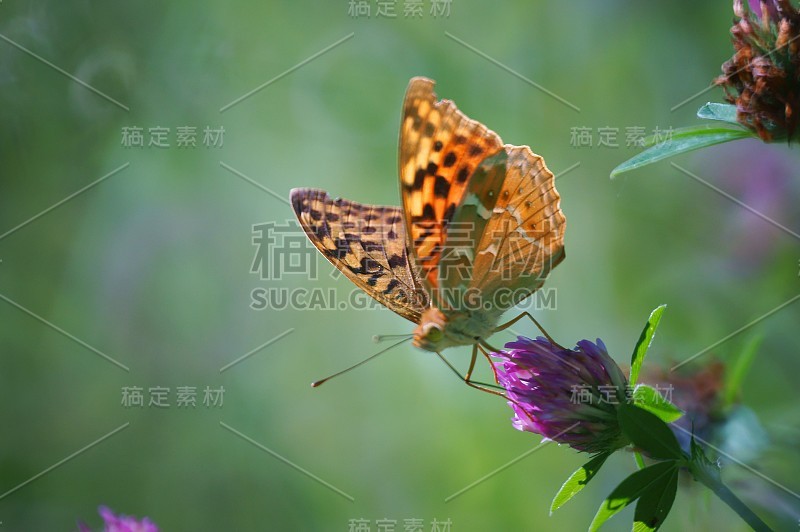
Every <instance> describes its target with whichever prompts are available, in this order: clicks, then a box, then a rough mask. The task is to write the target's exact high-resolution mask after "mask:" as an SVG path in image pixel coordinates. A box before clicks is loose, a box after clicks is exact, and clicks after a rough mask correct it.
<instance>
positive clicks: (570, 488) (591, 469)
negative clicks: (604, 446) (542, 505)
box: [550, 452, 611, 515]
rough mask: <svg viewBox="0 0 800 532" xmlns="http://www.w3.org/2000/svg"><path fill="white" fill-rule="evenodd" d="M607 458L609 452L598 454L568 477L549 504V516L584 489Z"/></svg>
mask: <svg viewBox="0 0 800 532" xmlns="http://www.w3.org/2000/svg"><path fill="white" fill-rule="evenodd" d="M609 456H611V453H610V452H606V453H600V454H598V455H597V456H595V457H594V458H592V459H591V460H589V461H588V462H586V463H585V464H584V465H582V466H581V467H580V469H578V470H577V471H575V472H574V473H573V474H572V475H570V477H569V478H568V479H567V481H566V482H564V485H563V486H561V489H560V490H558V493H556V496H555V497H553V502H552V503H551V504H550V515H552V514H553V512H555V511H556V510H558V509H559V508H561V507H562V506H563V505H564V503H566V502H567V501H568V500H570V499H571V498H572V497H574V496H575V495H576V494H577V493H578V492H579V491H581V490H582V489H583V488H585V487H586V484H588V483H589V481H590V480H592V479H593V478H594V476H595V475H596V474H597V472H598V471H600V468H601V467H602V466H603V464H604V463H605V461H606V459H607V458H608V457H609Z"/></svg>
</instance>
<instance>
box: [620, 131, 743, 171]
mask: <svg viewBox="0 0 800 532" xmlns="http://www.w3.org/2000/svg"><path fill="white" fill-rule="evenodd" d="M753 136H755V134H754V133H752V132H750V131H748V130H745V129H741V128H736V129H734V128H725V127H710V126H694V127H687V128H681V129H675V130H673V132H672V138H671V139H669V140H666V141H664V142H661V143H658V140H659V139H658V138H656V136H651V137H649V138H648V139H646V140H645V143H644V145H645V147H648V146H649V147H650V148H649V149H646V150H645V151H643V152H641V153H639V154H637V155H634V156H633V157H631V158H630V159H628V160H627V161H625V162H624V163H622V164H621V165H619V166H617V167H616V168H614V170H612V171H611V178H612V179H613V178H615V177H617V176H618V175H619V174H622V173H624V172H629V171H631V170H635V169H637V168H641V167H642V166H646V165H648V164H652V163H654V162H657V161H660V160H662V159H666V158H668V157H672V156H673V155H678V154H679V153H686V152H690V151H692V150H699V149H700V148H705V147H707V146H713V145H715V144H722V143H723V142H730V141H732V140H739V139H744V138H748V137H753Z"/></svg>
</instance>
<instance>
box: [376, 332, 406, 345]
mask: <svg viewBox="0 0 800 532" xmlns="http://www.w3.org/2000/svg"><path fill="white" fill-rule="evenodd" d="M413 336H414V335H413V334H376V335H375V336H373V337H372V341H373V342H375V343H376V344H379V343H381V342H385V341H386V340H394V339H396V338H403V339H405V340H409V339H411V338H413Z"/></svg>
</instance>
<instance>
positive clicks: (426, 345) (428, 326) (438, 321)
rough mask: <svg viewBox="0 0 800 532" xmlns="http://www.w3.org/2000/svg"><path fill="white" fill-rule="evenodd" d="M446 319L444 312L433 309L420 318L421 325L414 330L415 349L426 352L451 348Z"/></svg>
mask: <svg viewBox="0 0 800 532" xmlns="http://www.w3.org/2000/svg"><path fill="white" fill-rule="evenodd" d="M444 329H445V317H444V314H442V312H441V311H440V310H439V309H437V308H435V307H431V308H429V309H428V310H426V311H425V312H424V313H423V314H422V317H421V318H420V321H419V325H417V328H416V329H414V347H418V348H420V349H424V350H426V351H441V350H442V349H444V348H446V347H449V346H450V342H449V341H448V340H447V338H446V337H445V333H444Z"/></svg>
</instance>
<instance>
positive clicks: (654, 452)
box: [617, 403, 683, 460]
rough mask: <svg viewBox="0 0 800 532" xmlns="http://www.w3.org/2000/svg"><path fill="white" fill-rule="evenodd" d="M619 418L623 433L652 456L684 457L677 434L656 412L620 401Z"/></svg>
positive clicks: (657, 457) (678, 458)
mask: <svg viewBox="0 0 800 532" xmlns="http://www.w3.org/2000/svg"><path fill="white" fill-rule="evenodd" d="M617 419H618V420H619V425H620V428H621V429H622V432H623V434H625V436H627V437H628V439H629V440H631V442H633V444H634V445H635V446H636V447H638V448H640V449H641V450H643V451H644V452H645V453H647V454H648V455H649V456H650V457H651V458H655V459H658V460H669V459H672V460H680V459H683V451H681V446H680V445H679V444H678V440H677V438H675V434H673V433H672V431H671V430H670V428H669V427H668V426H667V424H666V423H664V422H663V421H661V419H659V418H658V416H656V415H655V414H651V413H650V412H648V411H647V410H644V409H642V408H639V407H638V406H635V405H632V404H630V403H620V404H619V405H618V406H617Z"/></svg>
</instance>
